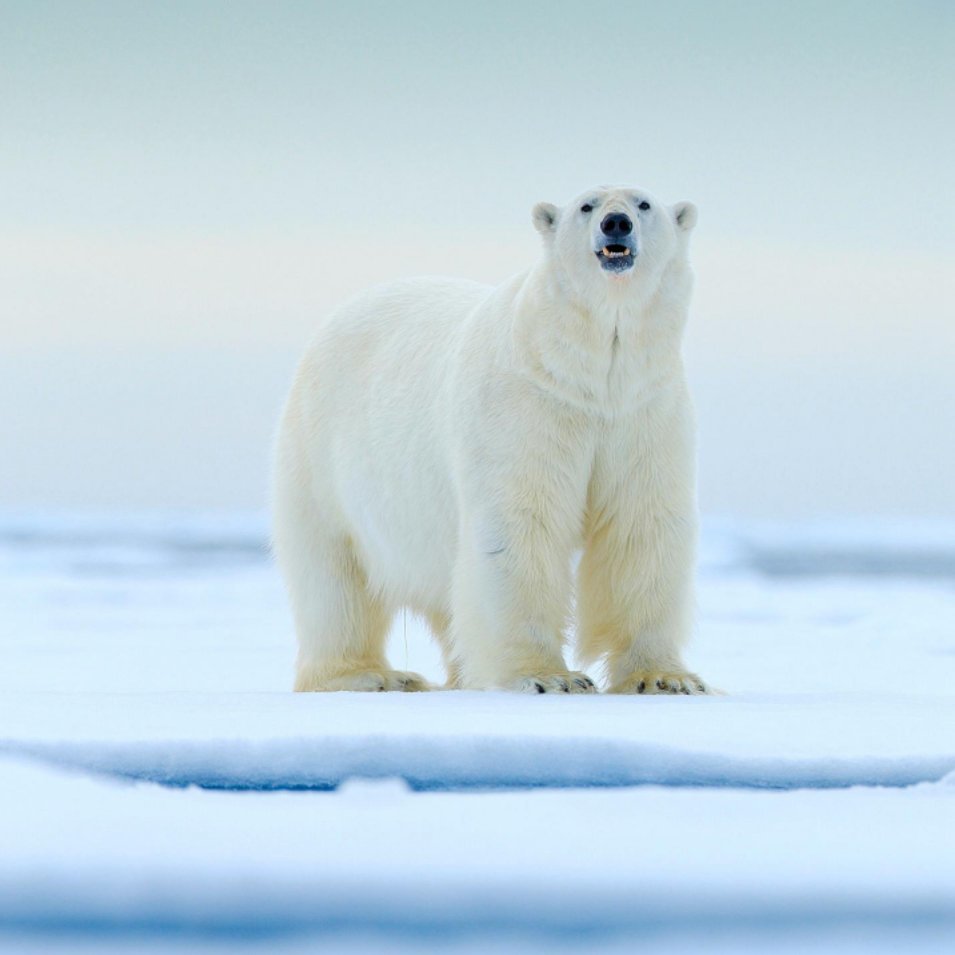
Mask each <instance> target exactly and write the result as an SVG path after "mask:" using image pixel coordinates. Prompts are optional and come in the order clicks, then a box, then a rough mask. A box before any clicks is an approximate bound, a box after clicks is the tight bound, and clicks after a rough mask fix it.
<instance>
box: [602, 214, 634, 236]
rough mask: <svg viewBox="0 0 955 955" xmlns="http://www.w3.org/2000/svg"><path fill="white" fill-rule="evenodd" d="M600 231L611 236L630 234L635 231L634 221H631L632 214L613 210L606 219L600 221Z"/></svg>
mask: <svg viewBox="0 0 955 955" xmlns="http://www.w3.org/2000/svg"><path fill="white" fill-rule="evenodd" d="M600 231H601V232H603V234H604V235H605V236H608V237H609V238H614V237H615V236H618V235H630V233H631V232H633V223H632V222H631V221H630V216H627V215H624V214H623V213H622V212H611V213H610V215H609V216H604V221H603V222H601V223H600Z"/></svg>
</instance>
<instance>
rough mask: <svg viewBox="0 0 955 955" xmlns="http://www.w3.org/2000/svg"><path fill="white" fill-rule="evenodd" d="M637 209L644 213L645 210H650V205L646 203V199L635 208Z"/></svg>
mask: <svg viewBox="0 0 955 955" xmlns="http://www.w3.org/2000/svg"><path fill="white" fill-rule="evenodd" d="M637 208H638V209H641V210H642V211H643V212H646V211H647V209H649V208H650V203H649V202H647V200H646V199H644V200H643V202H641V203H640V205H639V206H637Z"/></svg>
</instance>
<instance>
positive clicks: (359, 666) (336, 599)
mask: <svg viewBox="0 0 955 955" xmlns="http://www.w3.org/2000/svg"><path fill="white" fill-rule="evenodd" d="M297 516H298V520H296V521H289V520H285V521H282V520H279V521H277V524H276V533H275V540H274V548H275V554H276V557H277V558H278V561H279V565H280V566H281V568H282V571H283V573H284V576H285V583H286V586H287V588H288V592H289V597H290V598H291V604H292V613H293V616H294V618H295V630H296V634H297V636H298V657H297V660H296V665H295V684H294V688H295V690H296V691H298V692H302V691H323V690H324V691H334V690H359V691H373V692H374V691H382V690H404V691H414V690H427V689H429V686H428V682H427V680H425V679H424V677H422V676H420V675H419V674H417V673H407V672H404V671H402V670H392V669H391V667H390V666H389V664H388V661H387V660H386V659H385V640H386V637H387V634H388V626H389V624H390V622H391V616H392V614H391V612H390V609H389V608H388V607H387V605H386V604H385V602H384V600H383V599H382V598H381V597H380V596H378V595H376V594H374V593H373V592H372V591H371V589H370V588H369V586H368V580H367V577H366V574H365V571H364V568H363V567H362V566H361V563H360V562H359V560H358V557H357V555H356V554H355V551H354V548H353V547H352V545H351V543H350V542H349V541H348V540H347V538H345V537H344V536H341V537H338V538H337V539H336V538H331V537H330V536H329V535H328V534H327V532H323V530H322V528H321V526H320V523H319V522H318V521H314V520H308V519H306V520H302V515H301V512H299V514H298V515H297Z"/></svg>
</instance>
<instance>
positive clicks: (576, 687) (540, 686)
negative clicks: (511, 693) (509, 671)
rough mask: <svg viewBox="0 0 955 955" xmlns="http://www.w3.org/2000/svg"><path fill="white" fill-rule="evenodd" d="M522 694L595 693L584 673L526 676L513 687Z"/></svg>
mask: <svg viewBox="0 0 955 955" xmlns="http://www.w3.org/2000/svg"><path fill="white" fill-rule="evenodd" d="M513 688H514V689H516V690H518V691H520V692H522V693H596V692H597V687H596V686H594V681H593V680H591V679H590V677H589V676H587V674H586V673H567V674H563V673H553V674H547V675H546V676H528V677H524V678H522V679H519V680H517V682H516V684H515V685H514V687H513Z"/></svg>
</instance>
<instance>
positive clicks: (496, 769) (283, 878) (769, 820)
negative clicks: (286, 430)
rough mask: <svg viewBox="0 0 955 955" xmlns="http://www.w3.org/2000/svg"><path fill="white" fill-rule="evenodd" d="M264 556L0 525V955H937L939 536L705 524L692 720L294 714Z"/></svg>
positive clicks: (380, 710)
mask: <svg viewBox="0 0 955 955" xmlns="http://www.w3.org/2000/svg"><path fill="white" fill-rule="evenodd" d="M264 532H265V525H264V520H263V518H262V517H261V516H260V515H174V516H170V515H147V516H136V517H118V516H109V515H106V516H102V515H86V516H77V515H17V516H13V515H8V516H6V517H3V518H0V950H11V951H17V952H21V951H22V952H31V951H60V950H63V951H71V952H72V951H86V950H89V951H98V952H99V951H105V952H109V951H111V950H113V949H114V948H115V949H116V950H118V951H128V950H130V948H131V947H134V948H136V949H137V950H138V949H140V948H141V949H142V950H143V951H157V952H158V951H166V950H172V949H175V950H182V949H183V948H184V947H185V948H189V947H191V948H192V949H195V950H197V951H208V952H213V951H217V950H220V949H221V950H224V951H225V950H230V951H231V950H233V949H232V948H231V946H232V945H233V944H236V943H237V942H238V941H241V942H242V944H243V945H244V946H249V947H252V948H261V949H262V950H268V951H270V952H272V951H279V952H285V951H289V952H296V951H305V950H306V949H307V950H308V951H326V950H328V951H356V952H357V951H375V952H386V953H387V952H411V951H422V950H441V951H445V950H451V951H462V952H471V951H475V952H476V951H486V950H487V949H488V947H491V948H493V949H494V950H497V951H510V950H515V951H517V950H520V951H525V950H528V951H537V950H541V951H542V950H544V949H548V950H552V949H553V948H555V947H557V948H560V947H564V946H566V947H570V946H574V947H579V946H580V945H581V944H583V945H584V947H585V948H587V949H589V950H600V951H608V952H613V951H618V950H619V951H623V950H624V949H626V950H632V949H633V947H634V945H635V944H641V943H642V942H644V941H645V940H647V939H649V940H651V941H652V943H653V944H665V945H666V946H667V948H668V949H672V950H675V951H677V952H681V951H684V950H685V951H689V950H691V949H692V950H693V951H695V952H700V951H705V952H724V951H725V952H747V951H764V950H765V949H766V948H770V947H771V948H772V949H773V950H777V951H783V952H788V951H814V952H818V951H829V950H837V949H838V950H839V951H840V952H854V951H890V950H891V951H894V950H897V949H898V948H902V947H905V948H917V949H918V950H920V951H933V952H934V951H939V952H942V951H950V950H952V946H953V944H955V573H953V568H955V527H952V526H951V525H945V524H932V525H926V524H916V523H911V522H906V523H903V522H893V523H886V522H881V523H879V522H875V523H869V524H859V523H855V524H853V523H849V522H844V521H829V522H818V523H816V524H813V525H802V526H799V527H787V526H782V525H740V524H735V523H733V522H729V521H721V522H709V523H708V524H707V526H706V534H705V538H704V546H703V555H702V563H701V572H700V598H699V603H700V621H699V627H698V635H697V639H696V641H695V643H694V645H693V647H692V648H691V651H690V660H691V662H692V664H693V666H694V667H695V668H696V669H698V670H699V672H700V673H702V674H703V675H704V676H705V677H706V678H707V679H708V680H711V681H712V682H713V683H715V684H716V685H718V686H721V687H722V688H723V689H724V690H726V691H727V695H725V696H718V697H708V698H685V697H680V698H659V697H656V698H655V697H634V698H618V697H609V696H599V697H556V696H536V695H535V696H533V697H530V696H527V697H522V696H513V695H507V694H500V693H449V692H436V693H427V694H408V695H402V694H376V695H370V696H363V695H357V694H328V695H325V694H315V695H295V694H292V693H290V692H289V683H290V673H291V659H292V654H293V640H292V635H291V625H290V622H289V618H288V613H287V610H286V607H285V602H284V598H283V595H282V591H281V586H280V583H279V581H278V579H277V576H276V574H275V572H274V570H273V569H272V568H271V567H270V565H269V563H268V561H267V558H266V555H265V550H264V547H263V545H262V541H263V540H264ZM391 652H392V658H393V660H394V662H395V663H396V665H398V666H400V667H402V668H411V669H418V670H421V671H422V672H424V673H426V674H427V675H429V676H431V677H433V678H437V677H438V676H439V673H440V670H439V664H438V661H439V657H438V654H437V652H436V650H435V649H434V648H433V647H432V646H431V645H430V642H429V641H428V639H427V637H426V633H425V630H424V628H423V626H422V625H421V623H420V621H417V620H415V619H414V618H412V617H408V618H407V619H406V620H405V619H403V618H399V619H398V620H397V621H396V624H395V628H394V631H393V633H392V645H391Z"/></svg>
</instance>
